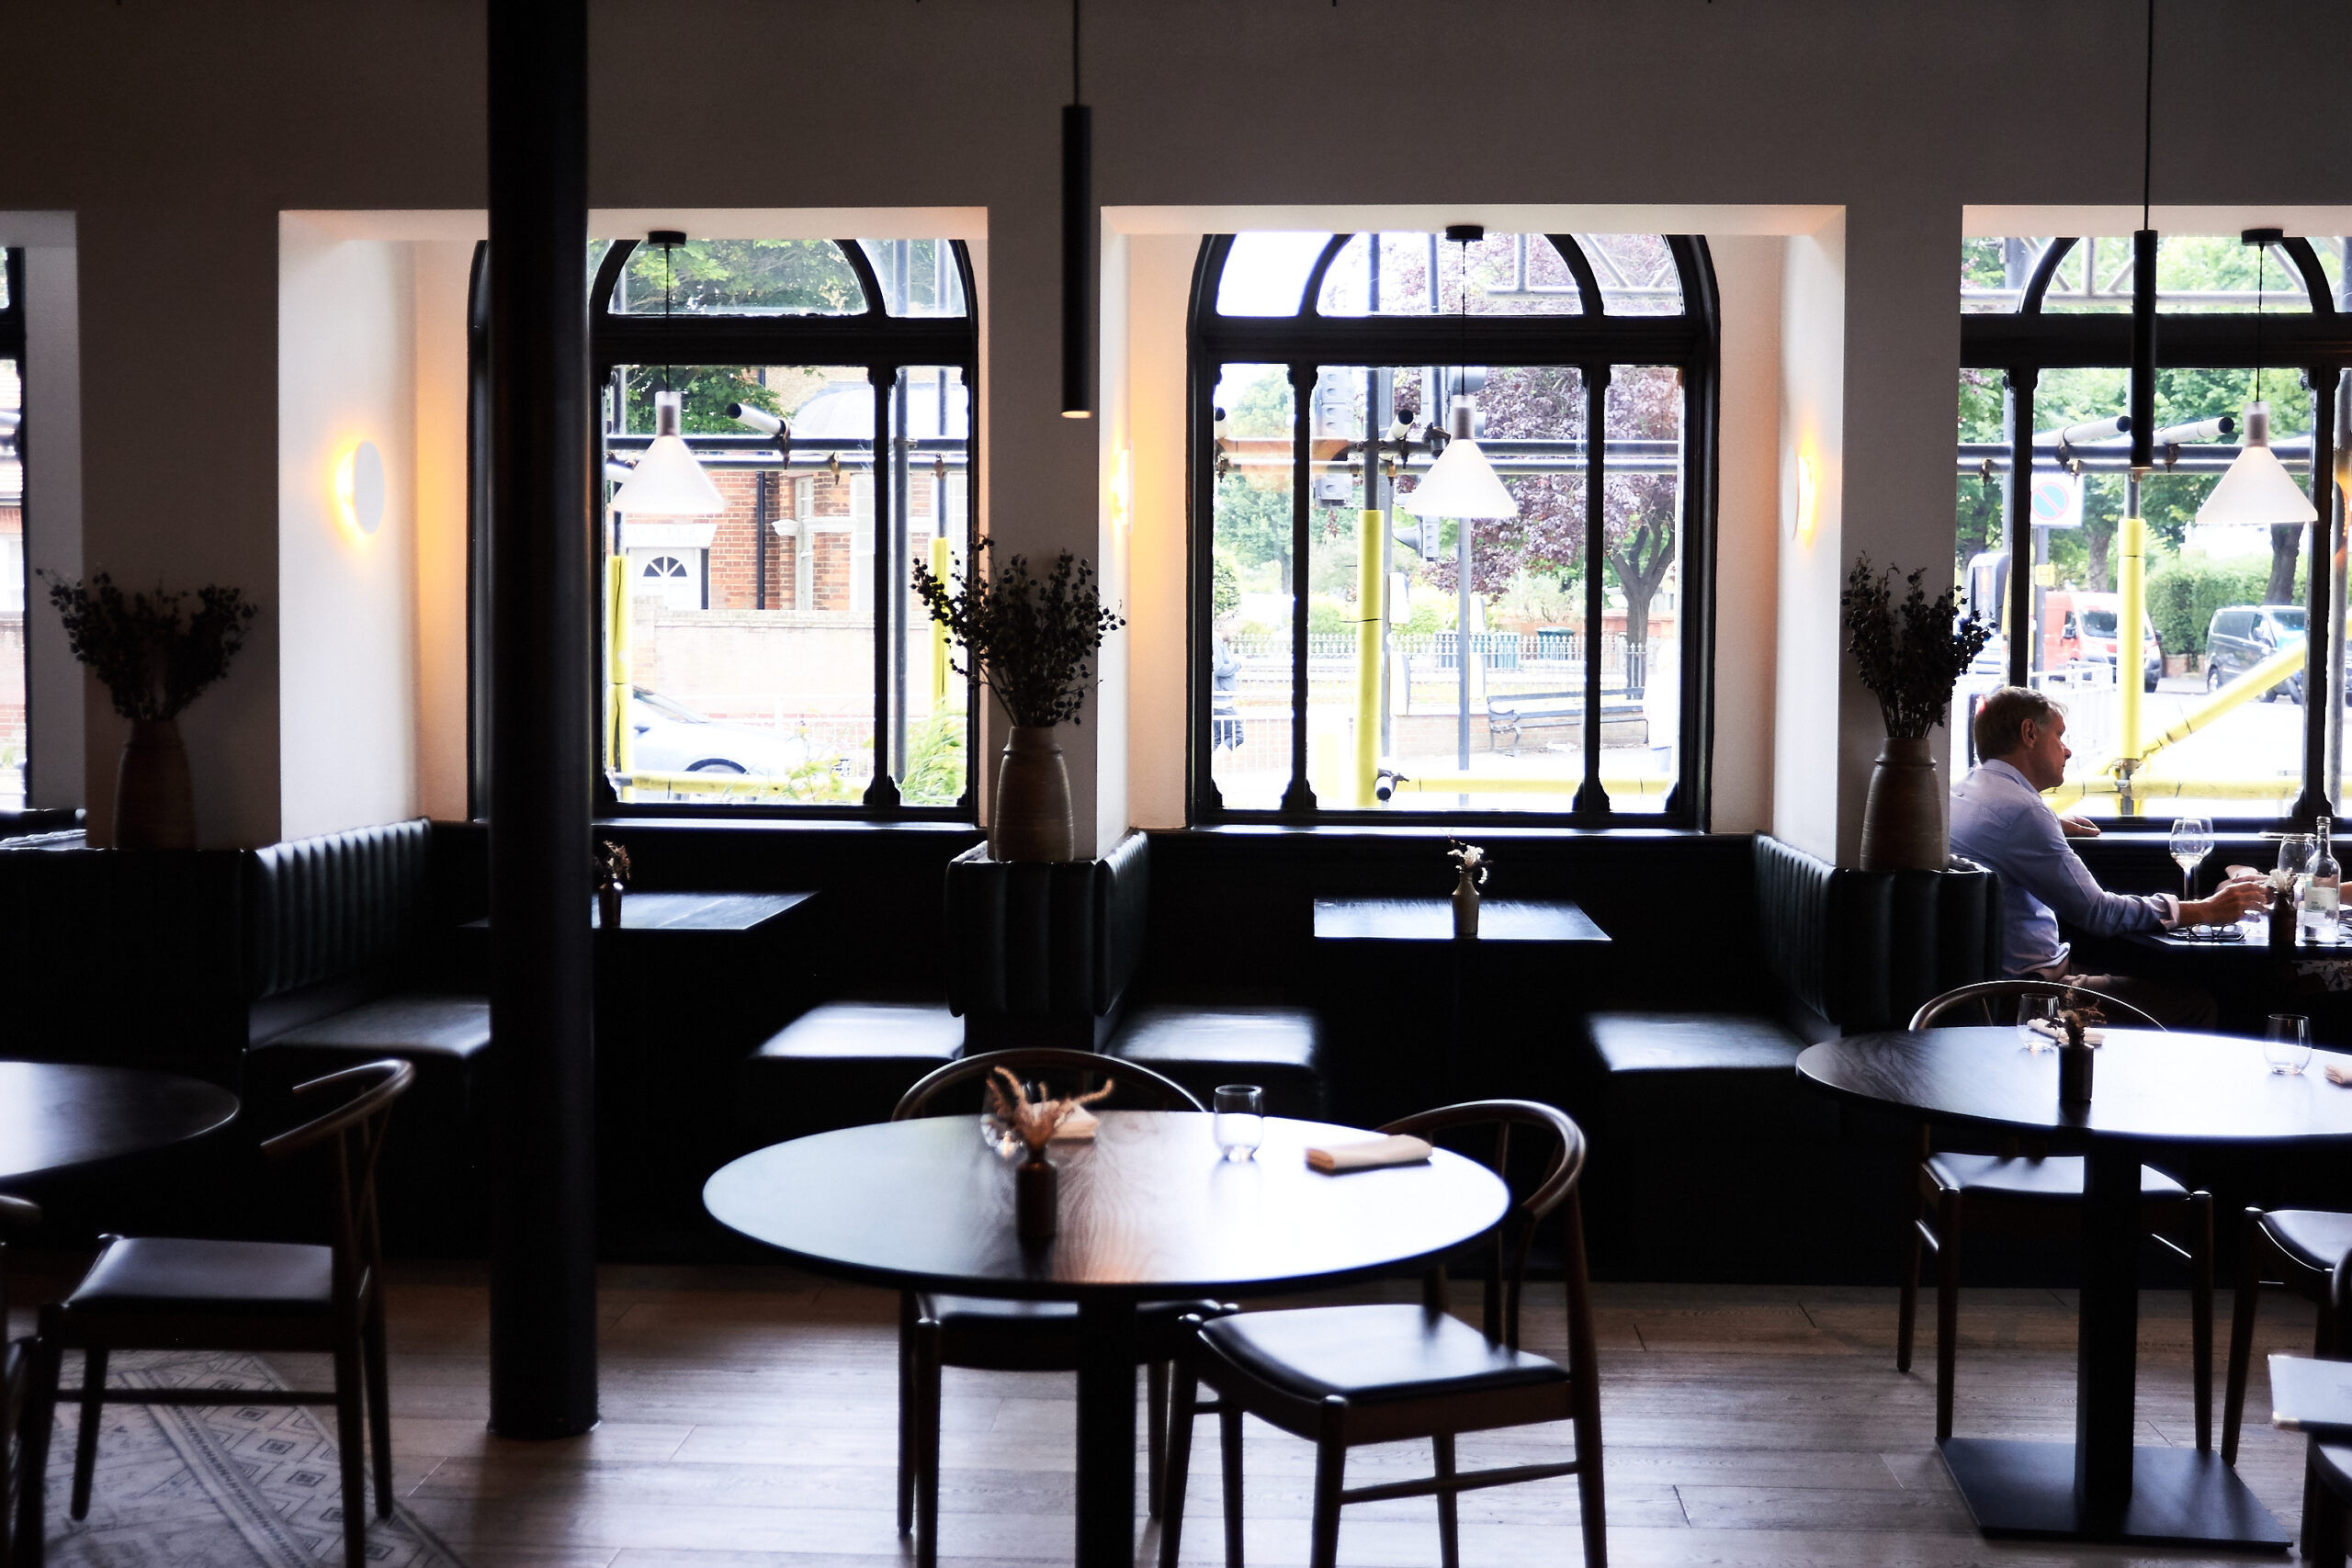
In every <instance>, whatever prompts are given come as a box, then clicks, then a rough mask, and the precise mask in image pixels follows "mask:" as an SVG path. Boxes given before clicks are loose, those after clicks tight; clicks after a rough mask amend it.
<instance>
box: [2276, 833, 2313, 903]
mask: <svg viewBox="0 0 2352 1568" xmlns="http://www.w3.org/2000/svg"><path fill="white" fill-rule="evenodd" d="M2318 858H2319V840H2316V839H2314V838H2312V836H2311V835H2310V834H2309V833H2289V834H2287V835H2286V836H2285V837H2284V838H2281V839H2280V840H2278V868H2277V869H2276V870H2274V871H2272V872H2271V874H2270V886H2273V887H2275V888H2277V889H2278V891H2279V892H2281V893H2284V894H2287V895H2289V896H2290V899H2292V898H2293V897H2295V896H2296V895H2298V894H2299V893H2300V892H2301V889H2300V888H2299V887H2297V886H2296V884H2297V883H2299V882H2301V880H2302V879H2303V878H2304V877H2306V876H2309V875H2310V874H2312V862H2313V861H2315V860H2317V859H2318Z"/></svg>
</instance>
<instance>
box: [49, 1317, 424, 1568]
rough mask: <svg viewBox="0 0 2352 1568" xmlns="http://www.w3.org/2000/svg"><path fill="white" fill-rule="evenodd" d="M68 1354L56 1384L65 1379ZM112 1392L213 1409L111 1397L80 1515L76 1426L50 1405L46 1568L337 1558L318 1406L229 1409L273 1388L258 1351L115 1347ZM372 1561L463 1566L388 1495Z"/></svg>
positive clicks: (278, 1566) (337, 1499)
mask: <svg viewBox="0 0 2352 1568" xmlns="http://www.w3.org/2000/svg"><path fill="white" fill-rule="evenodd" d="M76 1370H77V1369H76V1368H75V1367H74V1364H73V1360H72V1359H68V1361H67V1364H66V1370H65V1381H66V1382H67V1383H68V1384H71V1383H72V1382H74V1381H75V1372H76ZM107 1382H108V1383H109V1384H111V1385H112V1386H114V1387H117V1388H127V1387H139V1386H143V1387H148V1388H217V1389H220V1390H222V1391H224V1393H225V1396H226V1397H225V1399H224V1402H223V1403H222V1404H209V1405H201V1406H178V1407H175V1406H165V1405H144V1404H109V1405H107V1409H106V1415H105V1417H104V1418H103V1420H102V1421H101V1423H100V1425H99V1427H98V1467H97V1474H96V1478H95V1482H94V1483H93V1485H92V1486H91V1489H90V1517H88V1518H86V1519H80V1520H76V1519H74V1518H72V1517H68V1516H67V1513H66V1503H67V1501H68V1499H69V1498H70V1496H71V1495H72V1490H73V1480H74V1421H75V1420H76V1419H77V1418H78V1416H79V1406H70V1405H69V1406H61V1407H60V1409H59V1411H58V1417H59V1419H58V1423H57V1430H56V1432H55V1434H54V1436H53V1438H52V1439H51V1444H50V1450H49V1499H48V1507H49V1529H48V1536H49V1561H50V1562H51V1564H53V1565H55V1568H318V1565H319V1564H340V1563H341V1562H343V1487H342V1481H341V1471H340V1468H339V1464H338V1460H337V1456H336V1450H335V1445H334V1438H331V1437H329V1436H328V1434H327V1432H326V1429H325V1427H322V1426H321V1425H320V1421H321V1418H322V1416H324V1417H325V1419H326V1420H327V1422H328V1423H329V1424H330V1425H331V1424H332V1423H333V1417H332V1416H328V1415H327V1414H326V1412H324V1411H320V1412H317V1413H314V1412H312V1411H311V1410H310V1409H307V1408H296V1407H292V1406H288V1405H283V1404H237V1403H236V1402H235V1391H237V1390H239V1389H258V1388H283V1387H285V1386H286V1385H285V1384H284V1383H283V1382H280V1381H278V1378H277V1374H276V1373H274V1372H273V1371H270V1369H269V1367H268V1365H267V1363H266V1362H264V1361H263V1360H262V1359H260V1358H259V1357H257V1356H249V1355H243V1354H237V1353H232V1352H222V1351H145V1352H138V1353H131V1352H125V1353H123V1354H120V1355H118V1356H117V1357H115V1359H114V1365H113V1367H112V1368H111V1369H110V1370H109V1376H108V1378H107ZM368 1562H370V1563H371V1564H375V1565H377V1568H464V1565H463V1563H461V1562H459V1561H458V1557H457V1555H456V1554H455V1553H454V1552H452V1551H450V1550H449V1549H448V1548H447V1546H445V1545H443V1544H442V1542H441V1541H440V1540H439V1539H438V1538H436V1537H435V1535H434V1534H433V1533H432V1531H430V1530H428V1529H425V1528H424V1525H423V1524H421V1523H419V1522H418V1521H417V1520H416V1519H415V1518H414V1517H413V1516H411V1515H410V1513H409V1511H408V1510H407V1509H406V1508H404V1507H401V1506H400V1505H399V1504H398V1503H395V1504H394V1505H393V1508H392V1517H390V1518H389V1519H377V1518H373V1517H371V1518H370V1519H369V1520H368Z"/></svg>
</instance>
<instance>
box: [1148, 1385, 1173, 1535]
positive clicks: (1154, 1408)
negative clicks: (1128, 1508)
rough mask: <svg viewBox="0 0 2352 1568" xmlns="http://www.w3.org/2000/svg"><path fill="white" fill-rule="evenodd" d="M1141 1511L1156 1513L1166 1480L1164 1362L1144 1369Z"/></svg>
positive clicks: (1166, 1441) (1166, 1391)
mask: <svg viewBox="0 0 2352 1568" xmlns="http://www.w3.org/2000/svg"><path fill="white" fill-rule="evenodd" d="M1143 1381H1144V1412H1143V1421H1144V1427H1143V1440H1144V1471H1143V1506H1144V1512H1145V1513H1146V1514H1148V1515H1149V1516H1150V1517H1153V1518H1155V1519H1156V1518H1158V1517H1159V1512H1160V1501H1159V1498H1160V1493H1161V1491H1162V1490H1163V1489H1164V1488H1165V1487H1166V1486H1167V1484H1168V1363H1167V1362H1165V1361H1154V1362H1152V1363H1151V1364H1150V1365H1148V1366H1147V1367H1146V1368H1145V1369H1144V1374H1143Z"/></svg>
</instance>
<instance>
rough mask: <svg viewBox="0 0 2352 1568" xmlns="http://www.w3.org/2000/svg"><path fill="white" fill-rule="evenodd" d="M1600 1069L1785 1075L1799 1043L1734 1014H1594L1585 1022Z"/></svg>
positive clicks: (1777, 1028)
mask: <svg viewBox="0 0 2352 1568" xmlns="http://www.w3.org/2000/svg"><path fill="white" fill-rule="evenodd" d="M1590 1029H1591V1032H1592V1049H1593V1055H1594V1056H1595V1057H1596V1059H1597V1060H1598V1062H1599V1065H1600V1070H1601V1071H1602V1072H1604V1073H1609V1074H1611V1075H1614V1074H1619V1073H1694V1072H1706V1073H1743V1074H1745V1073H1756V1074H1769V1075H1770V1076H1772V1077H1789V1076H1791V1075H1792V1073H1793V1071H1794V1069H1795V1066H1796V1060H1797V1056H1798V1054H1799V1053H1801V1052H1802V1051H1804V1041H1803V1040H1801V1039H1799V1038H1798V1037H1797V1036H1796V1035H1795V1034H1794V1033H1793V1032H1791V1031H1790V1030H1788V1029H1787V1028H1785V1027H1783V1026H1782V1025H1781V1024H1779V1023H1776V1022H1774V1021H1772V1020H1770V1019H1769V1018H1758V1017H1754V1016H1750V1015H1747V1014H1740V1013H1708V1012H1597V1013H1594V1014H1593V1015H1592V1017H1591V1020H1590Z"/></svg>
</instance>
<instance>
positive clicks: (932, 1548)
mask: <svg viewBox="0 0 2352 1568" xmlns="http://www.w3.org/2000/svg"><path fill="white" fill-rule="evenodd" d="M914 1384H915V1413H916V1414H915V1467H914V1468H915V1568H938V1565H939V1401H940V1386H939V1385H940V1371H939V1335H938V1333H937V1331H936V1330H934V1329H932V1328H930V1327H927V1326H926V1327H922V1328H918V1329H917V1330H916V1331H915V1343H914Z"/></svg>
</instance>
